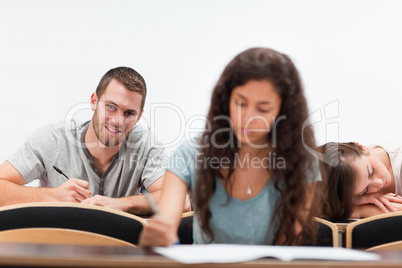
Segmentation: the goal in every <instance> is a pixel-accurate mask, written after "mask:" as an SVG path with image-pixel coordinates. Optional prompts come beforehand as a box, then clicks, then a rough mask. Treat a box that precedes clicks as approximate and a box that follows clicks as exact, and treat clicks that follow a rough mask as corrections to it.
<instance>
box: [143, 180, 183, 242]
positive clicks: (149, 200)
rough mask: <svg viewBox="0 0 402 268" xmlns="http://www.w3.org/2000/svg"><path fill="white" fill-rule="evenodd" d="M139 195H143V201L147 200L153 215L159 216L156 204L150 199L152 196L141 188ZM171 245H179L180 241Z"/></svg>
mask: <svg viewBox="0 0 402 268" xmlns="http://www.w3.org/2000/svg"><path fill="white" fill-rule="evenodd" d="M141 193H142V194H144V196H145V200H147V203H148V204H149V206H150V207H151V209H152V211H153V212H154V214H155V215H159V209H158V206H157V205H156V203H155V201H154V199H153V198H152V196H151V195H150V194H149V191H148V190H147V189H146V188H145V187H142V188H141ZM173 244H174V245H180V240H179V239H177V240H176V241H175V242H174V243H173Z"/></svg>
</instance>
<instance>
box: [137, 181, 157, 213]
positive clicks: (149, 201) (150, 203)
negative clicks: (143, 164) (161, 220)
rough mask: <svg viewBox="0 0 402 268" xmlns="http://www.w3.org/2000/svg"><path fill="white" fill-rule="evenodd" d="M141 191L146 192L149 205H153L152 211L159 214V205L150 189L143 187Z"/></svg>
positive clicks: (145, 195)
mask: <svg viewBox="0 0 402 268" xmlns="http://www.w3.org/2000/svg"><path fill="white" fill-rule="evenodd" d="M141 193H142V194H144V197H145V200H147V203H148V205H149V206H150V207H151V209H152V212H153V213H154V214H156V215H159V209H158V206H157V205H156V203H155V201H154V199H153V198H152V196H151V195H150V194H149V191H148V190H147V189H146V188H145V187H143V188H142V189H141Z"/></svg>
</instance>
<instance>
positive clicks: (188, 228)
mask: <svg viewBox="0 0 402 268" xmlns="http://www.w3.org/2000/svg"><path fill="white" fill-rule="evenodd" d="M193 217H194V212H193V211H191V212H186V213H183V215H182V218H181V221H180V225H179V229H178V236H179V240H180V244H193Z"/></svg>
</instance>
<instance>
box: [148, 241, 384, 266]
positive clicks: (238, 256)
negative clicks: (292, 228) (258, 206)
mask: <svg viewBox="0 0 402 268" xmlns="http://www.w3.org/2000/svg"><path fill="white" fill-rule="evenodd" d="M153 250H154V251H155V252H156V253H159V254H161V255H163V256H165V257H167V258H170V259H173V260H175V261H178V262H181V263H234V262H245V261H251V260H256V259H260V258H265V257H273V258H277V259H280V260H282V261H291V260H295V259H300V260H340V261H375V260H380V256H379V255H377V254H375V253H371V252H364V251H359V250H353V249H346V248H335V247H296V246H257V245H228V244H208V245H173V246H170V247H155V248H153Z"/></svg>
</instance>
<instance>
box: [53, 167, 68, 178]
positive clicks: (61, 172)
mask: <svg viewBox="0 0 402 268" xmlns="http://www.w3.org/2000/svg"><path fill="white" fill-rule="evenodd" d="M53 168H54V169H55V170H56V171H57V172H59V173H60V174H61V175H63V176H64V177H66V179H67V180H69V179H70V178H69V177H67V175H66V174H64V173H63V171H61V170H60V169H58V168H57V167H55V166H53Z"/></svg>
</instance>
